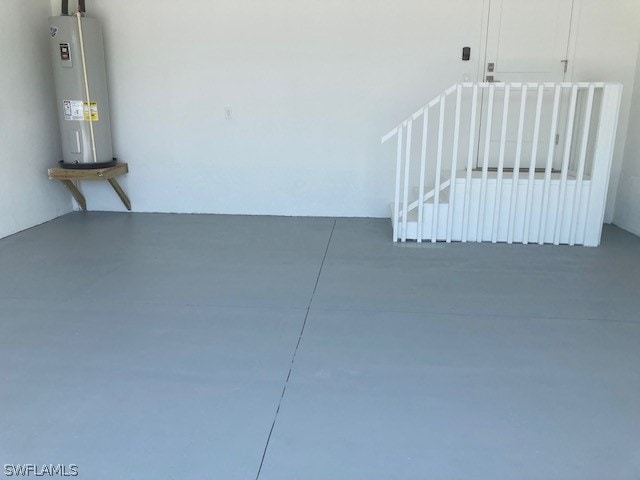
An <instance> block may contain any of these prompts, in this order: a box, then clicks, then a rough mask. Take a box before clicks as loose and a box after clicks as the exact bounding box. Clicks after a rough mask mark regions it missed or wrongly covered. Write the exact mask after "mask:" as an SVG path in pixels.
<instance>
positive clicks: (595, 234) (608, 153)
mask: <svg viewBox="0 0 640 480" xmlns="http://www.w3.org/2000/svg"><path fill="white" fill-rule="evenodd" d="M621 95H622V85H620V84H615V83H607V84H605V86H604V89H603V92H602V108H601V110H600V120H599V123H598V135H597V138H596V147H595V154H594V159H593V169H592V172H591V189H590V192H589V204H588V209H587V221H586V225H585V233H584V245H585V246H586V247H597V246H598V245H600V238H601V236H602V224H603V222H604V212H605V205H606V202H607V191H608V188H609V176H610V174H611V162H612V158H613V149H614V145H615V141H616V130H617V127H618V113H619V111H620V100H621Z"/></svg>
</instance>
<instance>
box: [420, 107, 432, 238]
mask: <svg viewBox="0 0 640 480" xmlns="http://www.w3.org/2000/svg"><path fill="white" fill-rule="evenodd" d="M423 115H424V116H423V118H422V120H423V124H422V152H421V154H420V184H419V186H418V190H419V193H418V233H417V235H418V243H422V237H423V235H424V222H423V220H424V182H425V172H426V168H427V145H428V143H427V137H428V133H429V107H428V106H427V107H425V108H424V113H423Z"/></svg>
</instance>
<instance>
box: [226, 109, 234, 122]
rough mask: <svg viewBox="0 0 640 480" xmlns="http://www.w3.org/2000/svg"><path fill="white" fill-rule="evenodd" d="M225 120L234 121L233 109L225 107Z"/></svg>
mask: <svg viewBox="0 0 640 480" xmlns="http://www.w3.org/2000/svg"><path fill="white" fill-rule="evenodd" d="M224 119H225V120H232V119H233V112H232V111H231V107H224Z"/></svg>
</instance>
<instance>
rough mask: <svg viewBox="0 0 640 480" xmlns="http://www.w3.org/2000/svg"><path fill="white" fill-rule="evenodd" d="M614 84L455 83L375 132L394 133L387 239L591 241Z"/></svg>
mask: <svg viewBox="0 0 640 480" xmlns="http://www.w3.org/2000/svg"><path fill="white" fill-rule="evenodd" d="M621 92H622V86H621V85H619V84H613V83H586V82H578V83H461V84H456V85H453V86H452V87H450V88H449V89H447V90H446V91H445V92H443V93H442V94H441V95H439V96H438V97H436V98H435V99H433V100H432V101H431V102H429V103H428V104H427V105H425V106H424V107H423V108H421V109H420V110H418V111H417V112H415V113H414V114H413V115H411V116H410V117H409V118H408V119H406V120H405V121H404V122H402V123H401V124H400V125H398V126H397V127H396V128H394V129H393V130H391V131H390V132H389V133H388V134H387V135H385V136H384V137H383V138H382V143H385V142H387V141H388V140H390V139H392V138H393V137H396V139H397V148H396V176H395V194H394V201H393V205H392V215H391V218H392V225H393V241H394V242H396V241H398V240H400V241H402V242H405V241H406V240H408V239H415V240H416V241H418V242H421V241H422V240H423V239H424V240H430V241H431V242H436V241H439V240H443V241H446V242H451V241H462V242H466V241H478V242H481V241H490V242H494V243H496V242H507V243H513V242H520V243H525V244H526V243H539V244H543V243H553V244H556V245H559V244H561V243H565V244H569V245H575V244H583V245H589V246H596V245H598V244H599V243H600V235H601V231H602V222H603V219H604V208H605V202H606V196H607V188H608V183H609V175H610V171H611V161H612V156H613V147H614V142H615V135H616V128H617V119H618V115H619V110H620V98H621ZM449 97H455V98H454V101H452V102H448V100H449ZM500 98H501V100H500ZM530 98H531V99H532V100H534V101H535V102H533V103H534V104H535V108H531V107H532V106H528V103H529V102H528V99H530ZM449 105H451V106H452V108H451V113H450V115H448V112H449V110H448V108H449ZM436 107H438V108H437V110H436ZM432 111H433V113H434V116H435V117H436V118H437V122H431V124H430V121H429V118H430V114H431V112H432ZM447 118H450V119H451V121H447ZM420 119H422V128H421V129H416V128H414V126H415V123H416V121H419V120H420ZM516 122H517V123H516ZM467 126H468V130H467ZM494 130H495V132H497V135H494ZM416 132H417V134H416ZM556 132H558V136H556ZM508 135H511V137H508ZM525 137H526V138H527V139H528V140H526V141H525ZM560 137H562V144H559V138H560ZM416 141H417V142H416ZM414 142H415V143H417V145H416V147H417V146H419V149H418V150H419V155H420V163H419V168H414V165H412V153H413V152H412V147H413V146H414ZM529 154H530V157H529V159H528V162H526V161H525V158H526V156H528V155H529ZM492 156H493V157H492ZM460 157H462V158H460ZM465 157H466V158H465ZM507 157H509V160H510V162H509V164H510V165H512V167H509V168H506V167H505V164H506V163H505V162H506V160H507ZM491 162H493V163H494V164H495V166H493V167H491V166H490V163H491ZM474 164H476V166H475V168H474ZM539 165H543V167H539ZM554 165H555V166H556V168H554ZM459 166H462V169H460V168H459ZM537 167H538V168H537ZM523 169H524V171H525V172H527V173H526V176H522V177H521V175H520V173H521V170H523ZM414 187H417V188H415V190H416V191H417V194H412V193H411V191H412V189H414ZM447 189H448V197H443V195H444V193H443V192H444V191H445V190H447ZM416 196H417V198H413V197H416ZM443 198H447V200H443ZM416 210H417V212H416V213H417V215H416V214H413V215H414V217H415V218H410V214H411V213H412V212H414V211H416ZM445 214H446V216H445Z"/></svg>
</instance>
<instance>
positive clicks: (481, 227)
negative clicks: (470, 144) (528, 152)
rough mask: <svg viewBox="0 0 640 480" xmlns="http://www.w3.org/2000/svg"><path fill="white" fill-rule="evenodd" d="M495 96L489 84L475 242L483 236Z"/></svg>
mask: <svg viewBox="0 0 640 480" xmlns="http://www.w3.org/2000/svg"><path fill="white" fill-rule="evenodd" d="M494 97H495V85H494V84H493V83H492V84H490V85H489V101H488V108H487V122H486V132H485V139H484V155H483V159H482V183H481V186H480V208H479V209H478V225H477V227H478V228H477V232H476V242H481V241H482V240H483V237H484V217H485V212H484V210H485V208H486V203H487V198H486V197H487V178H488V176H489V152H490V149H491V124H492V122H493V100H494Z"/></svg>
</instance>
